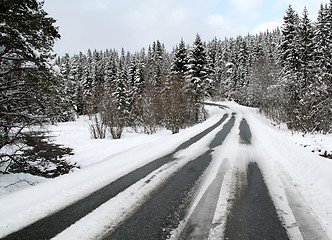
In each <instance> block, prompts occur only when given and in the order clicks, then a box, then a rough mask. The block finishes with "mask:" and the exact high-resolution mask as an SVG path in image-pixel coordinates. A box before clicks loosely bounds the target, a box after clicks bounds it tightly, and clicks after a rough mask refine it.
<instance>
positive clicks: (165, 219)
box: [104, 115, 235, 240]
mask: <svg viewBox="0 0 332 240" xmlns="http://www.w3.org/2000/svg"><path fill="white" fill-rule="evenodd" d="M234 122H235V116H234V115H233V116H232V118H231V119H230V120H229V121H228V122H227V123H226V124H225V125H224V126H223V128H222V130H221V131H219V132H218V133H217V134H216V136H215V138H214V139H213V140H212V142H211V143H210V145H209V150H208V151H207V152H205V153H204V154H203V155H201V156H199V157H197V158H196V159H194V160H192V161H190V162H189V163H187V164H186V165H185V166H184V167H183V168H182V169H181V170H180V171H178V172H177V173H176V174H175V175H174V176H173V177H172V178H171V179H170V180H169V181H168V182H167V183H165V184H164V186H162V187H161V188H160V189H158V191H156V192H155V194H154V195H153V196H151V198H150V199H149V200H148V201H147V202H146V203H145V204H144V205H143V206H142V207H141V208H140V209H139V210H138V211H137V212H136V213H135V214H134V215H133V216H132V217H131V218H129V219H128V220H127V221H126V222H124V223H123V224H122V225H120V226H119V227H118V228H117V229H115V230H114V231H112V232H110V233H109V234H108V235H107V236H106V237H105V238H104V239H109V240H111V239H112V240H117V239H119V240H120V239H121V240H122V239H131V240H136V239H137V240H141V239H167V237H169V235H170V233H171V231H172V230H173V229H174V228H176V227H177V226H178V224H179V222H180V221H181V220H182V219H183V218H184V216H185V213H186V210H187V208H188V205H189V203H190V201H191V200H192V197H193V192H194V191H195V190H196V186H197V182H198V181H199V179H200V177H201V175H202V174H203V173H204V171H205V170H206V168H207V167H208V166H209V164H210V162H211V160H212V155H211V154H212V152H213V148H214V147H216V146H219V145H220V144H222V142H223V141H224V139H225V138H226V137H227V135H228V134H229V132H230V130H231V129H232V127H233V126H234Z"/></svg>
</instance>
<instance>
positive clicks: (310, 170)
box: [0, 103, 332, 239]
mask: <svg viewBox="0 0 332 240" xmlns="http://www.w3.org/2000/svg"><path fill="white" fill-rule="evenodd" d="M226 106H227V107H226V108H224V109H219V108H218V107H211V106H209V107H208V109H209V112H210V117H209V119H208V120H207V121H206V122H204V123H201V124H199V125H197V126H194V127H192V128H189V129H186V130H184V131H181V132H180V133H179V134H176V135H169V134H163V135H158V136H155V137H153V138H146V139H145V137H144V136H137V138H136V139H135V140H131V141H127V143H125V140H123V141H124V144H123V145H121V141H118V142H117V143H115V144H114V145H112V144H110V145H108V144H109V142H102V141H100V142H99V143H98V144H99V145H98V147H97V145H93V144H92V146H91V145H90V146H88V145H86V146H84V145H83V146H82V144H81V145H80V143H82V142H80V141H78V140H77V139H73V136H70V137H62V139H61V136H60V137H59V139H58V140H59V141H61V140H64V141H67V142H68V143H69V144H73V143H75V141H78V142H77V146H80V147H76V148H75V146H73V147H74V150H75V149H76V153H77V154H76V156H74V158H75V157H77V158H78V157H80V158H81V159H84V161H83V166H84V167H82V169H81V170H78V171H76V172H73V173H70V174H68V175H66V176H61V177H58V178H56V179H53V180H51V181H45V182H43V183H40V184H38V185H36V186H33V187H30V188H26V189H23V190H20V191H16V192H13V193H10V194H5V195H2V196H0V206H1V208H0V219H1V222H0V237H5V236H6V235H8V234H10V233H12V232H15V231H17V230H19V229H21V228H22V227H25V226H28V225H30V224H32V223H34V222H36V221H38V220H39V219H42V218H44V217H46V216H48V215H50V214H52V213H54V212H58V211H59V210H60V209H63V208H64V207H66V206H70V205H71V204H73V203H75V202H77V201H78V200H80V199H83V198H85V197H87V196H89V195H90V194H92V193H93V192H95V191H96V190H98V189H102V188H103V187H105V186H107V185H108V184H109V183H112V182H115V181H116V180H117V179H121V177H123V176H126V175H127V174H130V173H132V172H135V171H139V169H141V168H142V167H144V166H146V165H149V164H152V163H153V162H154V161H155V160H156V159H161V158H162V157H163V156H169V158H170V159H167V160H166V159H164V161H162V162H160V164H159V165H156V166H155V167H153V168H151V170H149V171H147V172H146V173H145V174H143V175H142V176H141V177H138V178H137V179H135V178H133V179H132V182H130V183H128V185H127V186H125V187H124V188H123V189H121V190H119V191H118V192H117V193H116V194H115V195H114V196H111V197H106V198H108V199H109V200H107V201H106V200H105V202H104V203H103V202H102V204H99V205H100V206H99V205H98V206H99V207H97V208H95V210H93V211H92V210H91V211H88V212H90V213H89V214H87V215H85V214H84V217H79V219H80V220H78V221H76V220H75V221H74V222H73V223H75V224H73V225H71V226H70V227H68V228H67V226H66V227H65V228H64V229H65V230H64V231H61V233H60V234H59V235H57V236H56V237H55V238H54V239H97V238H101V237H102V236H103V237H105V236H109V234H110V231H112V230H113V229H119V228H118V225H119V224H120V223H125V222H126V221H127V219H130V218H131V216H132V213H134V212H137V211H138V209H142V206H144V204H146V202H147V200H148V199H152V198H153V197H152V196H155V195H156V192H159V190H160V189H162V188H163V187H164V186H166V185H167V184H166V183H169V182H170V179H172V178H174V176H176V175H177V173H180V172H181V170H183V169H185V168H186V166H189V165H188V164H189V163H190V164H194V163H195V162H196V160H197V159H199V158H200V157H201V156H204V155H206V153H208V154H207V155H206V156H209V157H208V158H209V161H208V162H207V163H206V162H205V163H204V161H205V160H204V159H203V160H202V159H201V160H202V163H204V164H207V165H206V167H203V168H202V169H201V171H202V172H203V173H204V174H201V173H200V174H198V175H196V176H195V177H194V178H193V179H196V180H193V181H194V182H195V184H194V183H193V186H191V187H192V188H191V189H190V190H189V191H187V192H186V194H187V196H188V194H189V197H188V198H187V201H186V203H185V205H184V206H185V207H183V206H182V209H183V211H182V213H181V214H180V215H178V220H177V221H176V224H175V225H174V222H173V223H172V224H171V228H170V229H166V228H165V227H162V229H160V231H161V232H163V234H162V236H163V237H169V238H171V239H179V238H182V239H186V238H185V237H183V236H186V234H187V235H190V234H193V232H195V231H193V228H192V227H191V230H190V231H189V230H188V226H190V225H191V226H193V225H195V226H199V228H198V230H197V229H196V230H197V231H196V233H195V234H197V235H196V236H197V238H196V239H202V236H204V237H203V238H205V239H207V238H209V239H222V238H223V237H224V232H225V228H226V226H227V219H228V215H229V212H230V211H231V210H232V203H234V202H236V201H235V198H236V196H237V193H238V191H239V189H240V188H243V187H244V188H245V186H246V184H245V183H246V172H247V166H248V163H249V162H255V163H257V166H258V167H259V168H260V171H261V172H262V175H263V178H264V181H265V183H266V185H267V188H268V191H269V194H270V196H271V199H272V201H273V203H274V206H275V208H276V213H277V215H278V216H279V219H280V220H281V222H282V223H283V224H284V226H285V229H286V230H287V233H288V235H289V237H290V238H291V239H303V238H305V239H313V238H312V237H313V236H315V237H316V239H332V226H331V223H332V205H331V204H330V201H331V199H332V190H331V188H330V187H329V186H330V185H329V184H330V183H331V182H332V174H331V172H332V161H331V160H329V159H325V158H322V157H318V156H317V155H314V154H313V153H311V152H309V151H306V150H305V149H303V148H302V147H299V146H296V145H294V143H293V142H291V141H289V140H288V139H287V138H285V136H284V135H282V134H281V133H280V132H278V131H277V130H276V129H274V128H273V127H272V126H271V124H270V123H269V122H268V121H267V119H266V118H264V117H262V116H261V115H258V114H257V113H256V110H255V109H250V108H246V107H242V106H239V105H237V104H235V103H227V104H226ZM232 113H235V114H234V116H233V119H234V121H233V124H232V127H231V128H230V129H229V133H228V134H224V135H225V136H224V139H223V140H222V141H221V142H220V143H219V144H214V139H217V138H218V137H217V136H218V133H220V132H222V130H223V128H224V127H225V125H227V124H228V123H229V122H230V121H231V119H232ZM224 114H228V115H227V119H226V117H225V118H224V119H222V117H223V116H224ZM220 119H222V121H221V120H220ZM243 119H245V120H246V122H247V124H248V127H249V128H250V130H251V136H250V137H251V138H250V143H251V144H250V145H249V144H243V142H246V141H248V139H243V138H240V136H239V132H240V128H241V127H240V126H241V122H242V124H243ZM73 124H74V123H73ZM54 130H55V131H54V132H56V128H55V129H54ZM202 132H204V134H202ZM79 133H80V134H81V132H79ZM80 137H81V138H83V137H82V136H80ZM245 138H249V136H246V137H245ZM137 139H138V140H137ZM190 139H191V140H190ZM128 143H129V144H128ZM116 144H118V145H116ZM102 146H103V147H102ZM112 146H118V148H117V149H114V148H113V149H112ZM84 147H85V148H87V149H90V150H93V149H94V148H93V147H95V150H96V151H97V152H95V155H93V154H92V153H91V151H89V154H88V155H85V156H84ZM211 150H213V151H211ZM89 158H93V159H91V160H89ZM205 159H206V158H205ZM72 161H75V159H72ZM180 179H181V178H180ZM178 181H180V180H178ZM181 181H182V180H181ZM175 186H176V184H175ZM156 189H157V190H156ZM165 196H167V194H166V195H165ZM182 204H183V202H182ZM167 205H168V204H167ZM211 206H212V207H211ZM166 207H167V206H164V207H163V206H162V205H158V207H157V208H158V209H159V210H158V209H157V210H155V214H154V215H156V217H157V218H158V211H160V212H163V210H164V208H166ZM204 208H209V209H208V211H205V210H204ZM198 210H199V211H198ZM204 212H207V213H208V214H202V213H204ZM166 215H167V214H166ZM148 222H149V221H148ZM149 224H151V225H154V222H149ZM202 229H203V230H202ZM166 230H167V232H168V233H165V231H166ZM46 231H47V228H46ZM184 233H185V234H184ZM55 234H56V233H55ZM48 236H52V235H48ZM198 236H199V237H198ZM48 238H50V237H48ZM8 239H9V238H8ZM147 239H148V238H147Z"/></svg>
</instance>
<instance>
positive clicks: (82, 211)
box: [2, 114, 228, 240]
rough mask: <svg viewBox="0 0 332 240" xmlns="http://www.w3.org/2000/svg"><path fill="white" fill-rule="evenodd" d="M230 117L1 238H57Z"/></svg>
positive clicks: (172, 159) (7, 239)
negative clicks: (82, 196) (169, 151)
mask: <svg viewBox="0 0 332 240" xmlns="http://www.w3.org/2000/svg"><path fill="white" fill-rule="evenodd" d="M227 118H228V114H224V115H223V117H222V118H221V119H220V120H219V121H218V122H217V123H215V124H214V125H212V126H210V127H209V128H207V129H205V130H204V131H202V132H200V133H199V134H197V135H195V136H194V137H192V138H191V139H189V140H188V141H186V142H184V143H182V144H181V145H180V146H179V147H177V148H176V149H175V151H174V152H172V153H170V154H168V155H166V156H164V157H161V158H159V159H156V160H154V161H152V162H150V163H148V164H146V165H144V166H142V167H140V168H138V169H136V170H134V171H132V172H130V173H128V174H127V175H125V176H123V177H121V178H119V179H117V180H115V181H114V182H111V183H110V184H108V185H106V186H105V187H103V188H101V189H99V190H97V191H96V192H94V193H92V194H91V195H89V196H87V197H85V198H83V199H81V200H79V201H77V202H75V203H73V204H71V205H69V206H67V207H66V208H64V209H62V210H60V211H58V212H55V213H53V214H51V215H49V216H47V217H45V218H43V219H41V220H39V221H37V222H35V223H33V224H31V225H29V226H27V227H25V228H23V229H21V230H19V231H17V232H14V233H11V234H9V235H7V236H6V237H4V238H2V239H6V240H13V239H15V240H18V239H25V240H29V239H31V240H35V239H51V238H52V237H54V236H56V235H57V234H59V233H60V232H62V231H63V230H65V229H66V228H68V227H69V226H70V225H72V224H74V223H75V222H77V221H78V220H79V219H81V218H82V217H84V216H86V215H87V214H88V213H90V212H92V211H93V210H94V209H96V208H97V207H99V206H100V205H102V204H103V203H105V202H106V201H108V200H109V199H111V198H113V197H115V196H116V195H117V194H118V193H120V192H122V191H124V190H125V189H126V188H128V187H129V186H131V185H132V184H134V183H135V182H137V181H139V180H140V179H142V178H144V177H146V176H147V175H148V174H150V173H151V172H152V171H154V170H156V169H158V168H159V167H161V166H163V165H164V164H166V163H168V162H171V161H174V160H175V158H174V157H173V155H174V154H175V153H176V152H177V151H179V150H182V149H185V148H187V147H189V146H190V145H191V144H193V143H195V142H196V141H198V140H200V139H201V138H202V137H204V136H206V135H207V134H208V133H210V132H211V131H212V130H214V129H215V128H217V127H218V126H220V125H221V124H222V123H223V122H224V121H225V120H226V119H227Z"/></svg>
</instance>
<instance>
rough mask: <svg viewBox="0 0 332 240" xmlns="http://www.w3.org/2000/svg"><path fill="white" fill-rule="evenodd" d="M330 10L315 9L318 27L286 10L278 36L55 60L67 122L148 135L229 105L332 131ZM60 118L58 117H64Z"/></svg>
mask: <svg viewBox="0 0 332 240" xmlns="http://www.w3.org/2000/svg"><path fill="white" fill-rule="evenodd" d="M331 64H332V6H331V4H330V5H321V8H320V10H319V13H318V19H317V22H311V21H310V19H309V17H308V12H307V10H306V9H304V11H303V13H302V15H301V16H300V15H298V13H296V12H295V11H294V10H293V9H292V7H291V6H289V8H288V9H287V12H286V14H285V16H284V23H283V25H282V27H281V29H275V30H274V31H271V32H269V31H266V32H263V33H260V34H257V35H248V36H239V37H237V38H226V39H224V40H219V39H217V38H215V39H212V40H211V41H209V42H206V43H205V42H202V40H201V38H200V36H199V35H197V36H196V39H195V41H194V43H193V44H192V45H189V44H187V43H185V42H184V41H183V40H181V41H180V42H179V44H178V45H177V46H175V47H174V49H173V51H172V52H167V51H166V49H165V47H164V45H163V44H162V43H161V42H160V41H158V40H157V41H155V42H153V43H152V44H151V45H150V46H149V47H148V49H142V50H141V51H140V52H135V53H130V52H125V50H122V51H121V52H120V53H119V52H117V51H116V50H105V51H101V52H99V51H91V50H89V51H88V52H87V53H86V54H83V53H80V54H78V55H74V56H72V57H70V56H69V55H68V54H67V55H65V56H63V57H61V58H58V59H57V65H59V66H60V69H61V75H60V77H61V81H63V86H64V94H63V97H64V98H65V99H64V101H65V102H66V103H68V104H69V106H70V108H69V109H68V110H69V111H67V112H66V113H67V114H66V115H63V114H61V115H59V116H57V117H59V119H57V120H69V119H70V118H71V117H72V116H74V115H73V114H74V113H75V114H89V115H90V116H91V117H93V118H94V120H95V124H94V125H92V126H91V130H92V131H93V134H94V136H95V137H104V136H105V131H106V129H109V130H110V131H111V133H112V135H113V137H114V138H119V137H120V136H121V132H122V130H123V128H124V127H125V126H131V127H134V128H137V129H142V128H143V129H144V131H145V132H146V133H153V132H154V131H155V130H156V128H157V127H159V126H162V127H166V128H168V129H171V130H172V131H173V132H174V133H176V132H178V131H179V129H180V128H183V127H186V126H190V125H192V124H194V123H197V122H200V121H202V120H204V118H205V112H204V108H203V105H202V102H203V101H204V99H206V98H211V99H214V100H223V99H228V100H234V101H236V102H238V103H240V104H244V105H247V106H252V107H257V108H259V109H260V110H261V111H262V112H264V113H265V114H266V115H267V116H268V117H270V118H272V119H273V120H275V121H277V122H284V123H287V125H288V127H289V128H291V129H294V130H300V131H304V132H313V131H319V132H325V133H326V132H329V131H330V130H331V128H332V126H331V123H332V98H331V96H332V66H331ZM63 113H64V112H63Z"/></svg>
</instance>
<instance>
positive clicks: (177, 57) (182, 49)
mask: <svg viewBox="0 0 332 240" xmlns="http://www.w3.org/2000/svg"><path fill="white" fill-rule="evenodd" d="M187 59H188V53H187V49H186V45H185V43H184V41H183V39H181V42H180V43H179V45H178V46H176V48H175V51H174V57H173V59H172V65H171V73H172V75H173V76H176V77H178V78H179V79H184V78H185V75H186V72H187Z"/></svg>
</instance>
